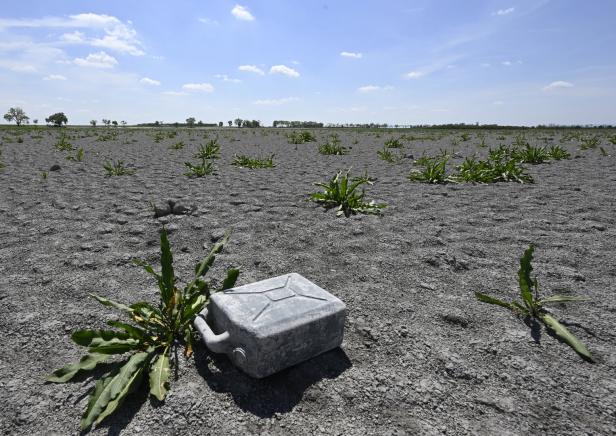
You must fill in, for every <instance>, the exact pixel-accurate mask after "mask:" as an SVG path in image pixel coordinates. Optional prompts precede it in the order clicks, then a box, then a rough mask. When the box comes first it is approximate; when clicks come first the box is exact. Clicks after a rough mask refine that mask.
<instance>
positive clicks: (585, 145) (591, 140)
mask: <svg viewBox="0 0 616 436" xmlns="http://www.w3.org/2000/svg"><path fill="white" fill-rule="evenodd" d="M600 143H601V138H599V136H598V135H593V136H586V137H583V138H580V149H581V150H588V149H591V148H597V146H598V145H599V144H600Z"/></svg>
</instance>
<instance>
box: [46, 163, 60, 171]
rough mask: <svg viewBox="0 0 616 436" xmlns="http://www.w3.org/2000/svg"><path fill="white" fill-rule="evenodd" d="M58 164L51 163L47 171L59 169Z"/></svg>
mask: <svg viewBox="0 0 616 436" xmlns="http://www.w3.org/2000/svg"><path fill="white" fill-rule="evenodd" d="M60 168H61V167H60V165H58V164H53V165H52V166H51V167H50V168H49V171H60Z"/></svg>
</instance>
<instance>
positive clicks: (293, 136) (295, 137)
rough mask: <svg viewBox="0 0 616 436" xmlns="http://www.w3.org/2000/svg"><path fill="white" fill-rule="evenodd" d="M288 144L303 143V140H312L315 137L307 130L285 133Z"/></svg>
mask: <svg viewBox="0 0 616 436" xmlns="http://www.w3.org/2000/svg"><path fill="white" fill-rule="evenodd" d="M287 139H288V141H289V144H303V143H304V142H314V141H316V140H317V138H316V137H315V136H314V135H313V134H312V133H311V132H309V131H308V130H304V131H302V132H291V133H289V134H288V135H287Z"/></svg>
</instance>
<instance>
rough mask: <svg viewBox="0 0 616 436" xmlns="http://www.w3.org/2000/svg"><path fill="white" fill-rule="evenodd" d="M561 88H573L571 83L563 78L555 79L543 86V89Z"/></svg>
mask: <svg viewBox="0 0 616 436" xmlns="http://www.w3.org/2000/svg"><path fill="white" fill-rule="evenodd" d="M563 88H573V83H571V82H565V81H564V80H557V81H555V82H552V83H550V84H549V85H546V86H544V87H543V90H544V91H554V90H557V89H563Z"/></svg>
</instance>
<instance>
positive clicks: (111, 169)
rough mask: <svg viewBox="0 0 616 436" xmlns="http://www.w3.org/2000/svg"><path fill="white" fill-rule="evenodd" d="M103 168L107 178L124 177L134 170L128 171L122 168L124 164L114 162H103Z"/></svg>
mask: <svg viewBox="0 0 616 436" xmlns="http://www.w3.org/2000/svg"><path fill="white" fill-rule="evenodd" d="M103 168H104V169H105V171H106V172H107V176H108V177H111V176H125V175H131V174H134V173H135V170H131V169H128V168H126V167H125V166H124V162H122V161H121V160H116V161H113V162H105V163H104V164H103Z"/></svg>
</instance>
